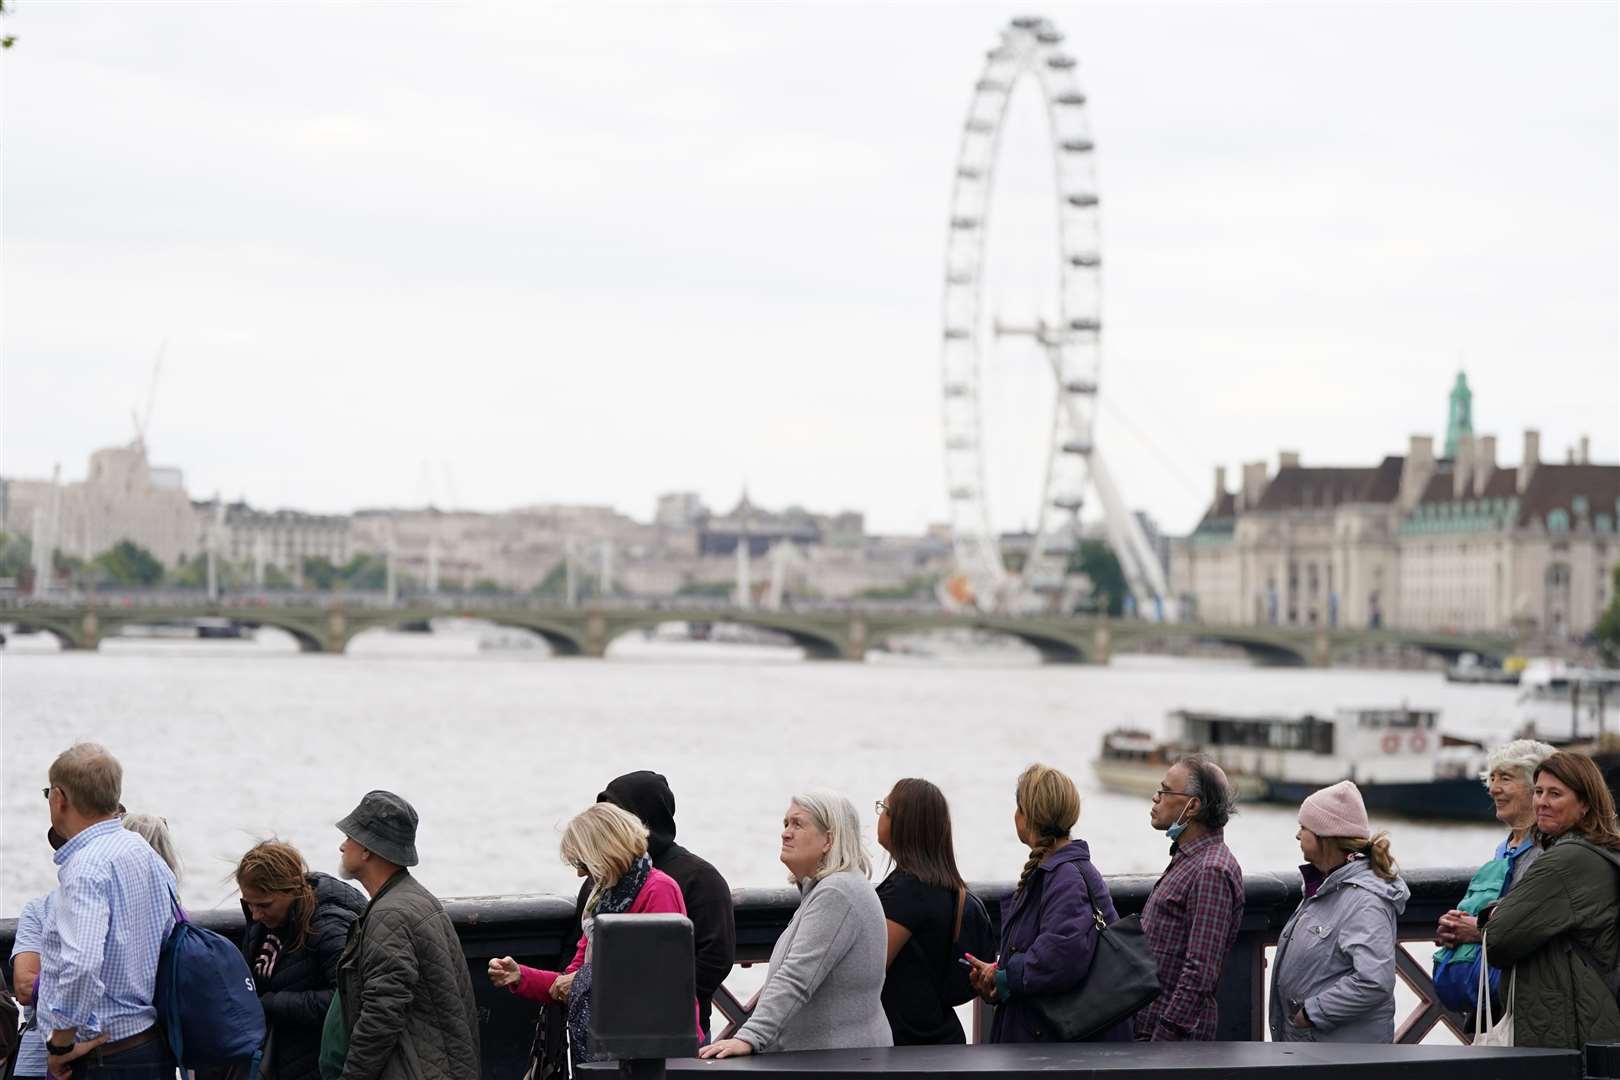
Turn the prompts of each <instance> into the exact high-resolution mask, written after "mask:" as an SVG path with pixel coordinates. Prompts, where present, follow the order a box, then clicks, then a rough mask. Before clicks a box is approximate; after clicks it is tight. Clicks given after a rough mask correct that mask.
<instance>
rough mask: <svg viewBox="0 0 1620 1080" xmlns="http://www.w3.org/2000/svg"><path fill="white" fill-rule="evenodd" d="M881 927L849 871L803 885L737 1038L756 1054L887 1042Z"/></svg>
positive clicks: (873, 900) (871, 901) (857, 877)
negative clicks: (755, 1003)
mask: <svg viewBox="0 0 1620 1080" xmlns="http://www.w3.org/2000/svg"><path fill="white" fill-rule="evenodd" d="M887 955H888V933H887V928H886V927H885V926H884V924H883V905H882V903H881V902H880V901H879V900H878V897H877V890H876V889H874V888H873V887H872V883H871V882H870V881H868V880H866V878H865V877H863V876H862V875H861V874H859V873H857V872H855V871H853V870H845V871H841V872H839V873H836V874H828V875H827V876H826V877H824V878H822V879H821V880H820V881H812V882H809V883H808V884H806V885H804V886H802V897H801V899H800V901H799V910H797V911H795V912H794V913H793V919H792V921H791V922H789V923H788V925H787V929H786V930H783V931H782V936H781V937H779V938H777V939H776V947H775V948H774V949H772V950H771V963H770V968H769V970H768V972H767V974H766V976H765V985H764V987H763V988H761V990H760V992H759V1003H758V1004H757V1005H755V1006H754V1014H753V1015H752V1016H750V1017H749V1018H748V1022H747V1023H746V1024H744V1025H743V1026H742V1027H741V1028H739V1029H738V1031H737V1038H739V1039H741V1040H742V1041H743V1042H746V1043H747V1044H748V1045H749V1046H752V1047H753V1048H754V1051H755V1053H761V1052H767V1051H777V1050H833V1049H840V1048H848V1047H862V1046H892V1045H894V1036H893V1034H892V1033H891V1032H890V1030H889V1020H888V1017H886V1016H885V1015H884V1013H883V977H884V960H885V958H886V957H887Z"/></svg>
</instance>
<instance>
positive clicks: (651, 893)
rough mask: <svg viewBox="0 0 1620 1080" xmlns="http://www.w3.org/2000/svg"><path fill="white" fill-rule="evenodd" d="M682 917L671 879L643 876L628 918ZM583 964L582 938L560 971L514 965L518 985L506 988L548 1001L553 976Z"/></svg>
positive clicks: (678, 895) (679, 898) (656, 873)
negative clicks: (567, 963)
mask: <svg viewBox="0 0 1620 1080" xmlns="http://www.w3.org/2000/svg"><path fill="white" fill-rule="evenodd" d="M648 913H651V914H669V913H673V914H676V915H685V914H686V900H685V898H684V897H682V896H681V887H680V886H679V885H677V884H675V879H674V878H672V877H670V876H669V875H668V874H666V873H664V872H663V871H662V870H654V871H652V872H651V873H650V874H648V875H647V883H646V884H645V885H643V886H642V887H641V891H640V892H639V893H637V894H636V900H635V903H633V904H631V905H630V914H632V915H643V914H648ZM583 963H585V935H584V934H581V935H580V937H579V946H578V947H577V948H576V949H575V950H574V959H573V962H572V963H570V964H569V965H568V967H567V968H565V969H564V970H562V971H541V970H540V969H539V968H532V967H528V966H526V965H524V964H519V965H518V981H517V982H515V983H513V984H512V985H511V986H509V987H507V989H508V990H510V991H511V992H512V993H514V994H516V995H517V996H518V997H525V998H532V999H533V1000H535V1001H550V1000H551V984H552V983H554V982H556V981H557V976H559V975H565V974H567V973H568V972H570V971H578V970H579V968H580V965H581V964H583Z"/></svg>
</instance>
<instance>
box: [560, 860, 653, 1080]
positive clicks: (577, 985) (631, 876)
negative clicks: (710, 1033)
mask: <svg viewBox="0 0 1620 1080" xmlns="http://www.w3.org/2000/svg"><path fill="white" fill-rule="evenodd" d="M652 868H653V865H652V859H650V858H648V857H647V856H646V855H643V856H642V857H641V858H639V859H637V860H636V861H635V862H634V863H632V864H631V866H630V869H628V870H626V871H625V872H624V873H623V874H621V875H620V876H619V880H618V881H615V882H614V883H613V885H612V887H611V888H608V889H603V890H602V891H601V892H599V893H597V894H596V896H595V898H594V900H593V901H592V903H591V905H590V906H589V907H588V908H586V910H585V925H584V927H583V929H584V931H585V962H584V963H583V964H581V965H580V966H579V970H578V971H576V972H574V981H573V984H572V985H571V986H570V987H569V990H568V1042H569V1044H570V1045H571V1046H572V1047H573V1051H574V1062H575V1064H578V1063H580V1062H582V1061H600V1060H602V1059H603V1056H602V1055H599V1054H593V1053H592V1052H591V1042H590V1031H591V953H592V951H593V950H594V947H595V943H594V942H593V941H592V940H591V938H592V934H593V926H592V923H593V921H594V920H595V918H596V916H598V915H619V914H622V913H624V912H626V911H629V910H630V906H631V905H632V904H634V903H635V902H636V897H637V896H640V895H641V887H642V886H643V885H645V884H647V875H649V874H651V873H652Z"/></svg>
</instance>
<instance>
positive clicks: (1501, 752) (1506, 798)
mask: <svg viewBox="0 0 1620 1080" xmlns="http://www.w3.org/2000/svg"><path fill="white" fill-rule="evenodd" d="M1554 752H1555V749H1554V747H1552V746H1549V745H1548V744H1547V743H1544V742H1537V741H1535V740H1534V739H1515V740H1513V741H1512V742H1510V743H1507V744H1505V745H1503V746H1498V747H1497V748H1496V749H1495V750H1492V751H1491V753H1490V755H1489V756H1488V757H1487V758H1486V759H1485V771H1484V772H1482V773H1480V776H1479V778H1480V780H1482V781H1483V782H1484V784H1485V790H1486V792H1488V793H1489V795H1490V797H1491V802H1493V803H1495V804H1496V820H1498V821H1500V822H1501V823H1502V824H1503V825H1506V826H1507V827H1508V834H1507V838H1506V839H1504V840H1503V841H1502V842H1501V843H1500V844H1497V845H1496V854H1495V855H1493V856H1491V861H1490V862H1488V863H1486V864H1485V865H1484V866H1482V867H1480V868H1479V872H1478V873H1477V874H1475V875H1474V879H1473V881H1471V882H1469V883H1468V891H1467V892H1465V893H1464V894H1463V898H1462V900H1461V902H1460V903H1458V905H1457V906H1456V907H1455V908H1453V909H1451V910H1450V911H1448V912H1446V913H1445V914H1444V915H1442V916H1440V926H1439V928H1438V929H1437V930H1436V932H1435V935H1434V943H1435V944H1436V945H1439V946H1440V948H1439V949H1437V950H1436V951H1435V954H1434V988H1435V991H1436V993H1438V995H1439V997H1440V1001H1441V1003H1442V1004H1444V1005H1445V1006H1446V1007H1447V1008H1448V1009H1455V1010H1457V1011H1459V1012H1463V1013H1469V1012H1472V1011H1473V1010H1474V1008H1475V1006H1476V1004H1477V1003H1478V1000H1479V937H1480V934H1479V920H1478V918H1477V916H1478V914H1479V911H1480V909H1482V908H1484V907H1485V906H1486V905H1487V904H1490V903H1494V902H1495V901H1496V900H1498V899H1500V898H1501V897H1503V896H1506V895H1507V891H1508V889H1510V888H1512V886H1513V883H1514V882H1515V881H1522V880H1524V875H1525V874H1526V873H1527V872H1528V871H1529V869H1530V864H1531V863H1532V862H1534V861H1535V859H1536V856H1538V855H1540V854H1541V848H1540V847H1538V846H1537V845H1536V828H1535V825H1536V808H1535V802H1534V800H1535V781H1534V779H1533V777H1534V776H1535V773H1536V770H1537V769H1538V768H1540V767H1541V763H1542V762H1543V761H1546V760H1547V759H1548V758H1549V757H1551V756H1552V755H1553V754H1554ZM1501 976H1502V973H1501V971H1500V969H1497V968H1492V969H1491V971H1490V985H1491V995H1492V998H1493V1000H1494V999H1495V998H1496V994H1497V983H1498V982H1499V981H1500V979H1501Z"/></svg>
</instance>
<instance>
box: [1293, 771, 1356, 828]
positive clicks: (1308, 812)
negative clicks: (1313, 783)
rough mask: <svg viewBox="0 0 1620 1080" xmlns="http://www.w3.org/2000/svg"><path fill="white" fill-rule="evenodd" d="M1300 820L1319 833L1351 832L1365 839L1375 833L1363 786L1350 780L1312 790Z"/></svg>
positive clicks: (1300, 812)
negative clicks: (1363, 796)
mask: <svg viewBox="0 0 1620 1080" xmlns="http://www.w3.org/2000/svg"><path fill="white" fill-rule="evenodd" d="M1299 823H1300V824H1301V825H1303V826H1305V827H1306V828H1307V829H1309V830H1311V832H1313V833H1315V834H1316V835H1317V836H1348V837H1355V838H1356V839H1359V840H1365V839H1367V838H1368V837H1370V836H1371V835H1372V826H1371V825H1370V824H1369V823H1368V821H1367V804H1366V803H1364V802H1362V801H1361V790H1360V789H1359V788H1357V787H1356V785H1354V784H1352V783H1351V782H1350V781H1348V780H1340V781H1339V782H1338V783H1337V784H1334V785H1333V786H1332V787H1325V788H1323V789H1322V790H1321V791H1317V792H1313V793H1312V794H1311V796H1310V797H1309V798H1307V799H1306V800H1305V801H1304V802H1303V803H1300V806H1299Z"/></svg>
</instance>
